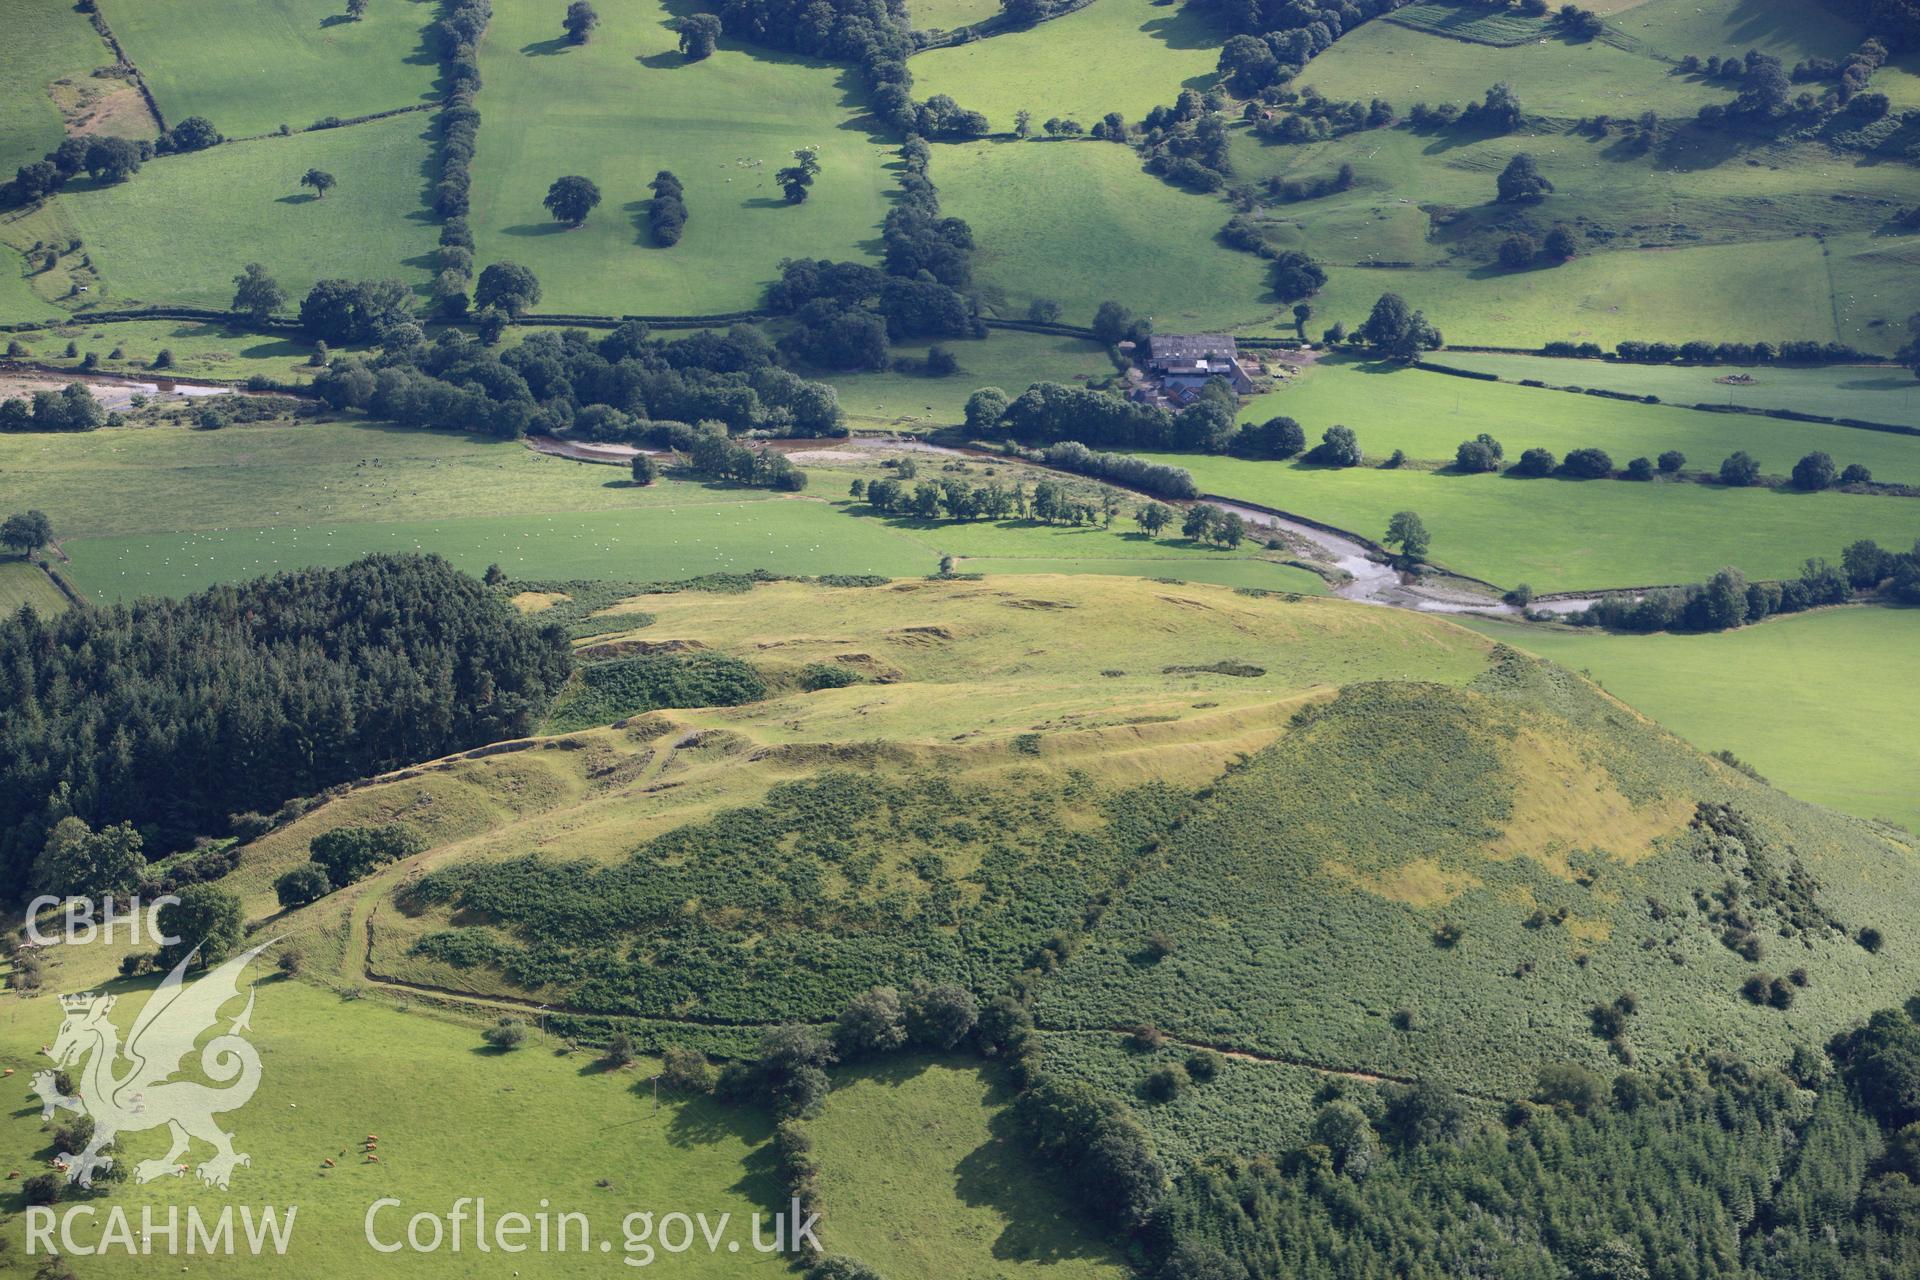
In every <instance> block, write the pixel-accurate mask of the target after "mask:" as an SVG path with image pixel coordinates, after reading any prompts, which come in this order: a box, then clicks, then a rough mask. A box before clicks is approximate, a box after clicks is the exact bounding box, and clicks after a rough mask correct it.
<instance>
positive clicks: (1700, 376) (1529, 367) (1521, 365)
mask: <svg viewBox="0 0 1920 1280" xmlns="http://www.w3.org/2000/svg"><path fill="white" fill-rule="evenodd" d="M1433 358H1434V359H1436V360H1438V361H1439V362H1440V363H1442V364H1448V365H1454V366H1456V367H1458V368H1462V369H1476V370H1479V371H1481V372H1483V373H1493V374H1498V375H1499V376H1500V377H1501V378H1502V379H1504V380H1505V381H1508V382H1519V381H1520V380H1521V379H1523V378H1533V379H1537V380H1539V381H1541V382H1545V383H1546V384H1548V385H1549V386H1555V387H1562V386H1575V387H1599V388H1602V389H1603V390H1607V391H1622V392H1626V393H1627V394H1629V395H1654V396H1659V397H1660V399H1661V400H1662V401H1663V402H1665V403H1667V404H1673V405H1691V404H1728V405H1740V406H1742V407H1745V408H1751V409H1790V410H1792V411H1794V412H1796V413H1818V414H1825V415H1826V416H1828V417H1844V418H1859V419H1861V420H1863V421H1866V422H1889V423H1893V424H1894V425H1896V426H1907V427H1916V428H1920V380H1916V379H1915V378H1914V377H1913V376H1912V374H1911V373H1910V372H1909V371H1908V370H1906V369H1902V368H1899V367H1897V366H1890V367H1887V368H1863V367H1861V366H1857V365H1845V366H1840V367H1825V368H1821V367H1813V368H1808V367H1787V366H1777V367H1773V368H1757V369H1722V368H1714V367H1711V366H1705V367H1702V366H1686V365H1636V364H1615V363H1612V362H1610V361H1603V360H1556V359H1553V358H1551V357H1547V356H1509V355H1495V354H1492V353H1489V352H1482V351H1449V352H1446V353H1444V354H1437V355H1435V356H1434V357H1433ZM1742 374H1744V375H1747V376H1750V377H1751V378H1752V379H1753V381H1752V382H1751V383H1750V384H1743V385H1729V384H1727V383H1725V382H1723V381H1721V379H1722V378H1725V377H1729V376H1737V375H1742ZM1746 421H1747V422H1748V424H1749V425H1750V426H1751V425H1757V424H1754V423H1752V421H1751V420H1750V419H1749V420H1746ZM1798 425H1799V426H1800V427H1802V428H1805V427H1808V426H1810V425H1811V424H1806V423H1801V424H1798ZM1809 438H1811V437H1809ZM1909 452H1913V453H1916V454H1920V441H1913V442H1910V443H1909Z"/></svg>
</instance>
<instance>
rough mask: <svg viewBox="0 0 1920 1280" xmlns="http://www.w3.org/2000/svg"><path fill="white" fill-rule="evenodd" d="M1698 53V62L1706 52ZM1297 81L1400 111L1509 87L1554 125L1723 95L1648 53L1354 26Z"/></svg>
mask: <svg viewBox="0 0 1920 1280" xmlns="http://www.w3.org/2000/svg"><path fill="white" fill-rule="evenodd" d="M1715 47H1718V46H1715ZM1741 51H1742V52H1745V48H1744V46H1743V48H1742V50H1741ZM1658 52H1660V53H1664V52H1667V51H1666V50H1660V51H1658ZM1685 52H1690V51H1689V50H1684V49H1682V50H1675V51H1673V56H1674V57H1676V58H1677V57H1678V56H1679V55H1680V54H1681V53H1685ZM1699 52H1700V54H1701V56H1702V57H1705V56H1706V53H1707V52H1708V50H1706V49H1702V50H1700V51H1699ZM1802 56H1805V55H1802ZM1300 83H1301V84H1303V85H1312V86H1313V87H1314V88H1316V89H1318V90H1320V92H1321V93H1323V94H1325V95H1326V96H1327V97H1329V98H1336V99H1355V98H1357V99H1359V100H1360V101H1361V102H1366V101H1368V100H1369V99H1372V98H1385V99H1387V100H1388V101H1390V102H1392V103H1393V104H1394V106H1396V107H1399V108H1401V110H1402V111H1404V110H1405V109H1406V108H1407V107H1411V106H1412V105H1413V104H1414V103H1416V102H1426V103H1429V104H1431V105H1436V106H1437V105H1438V104H1440V103H1443V102H1451V103H1453V104H1454V105H1456V106H1465V105H1466V104H1467V103H1468V102H1471V101H1474V100H1476V99H1478V98H1480V97H1481V96H1482V95H1484V94H1485V93H1486V91H1487V88H1488V86H1490V85H1493V84H1495V83H1504V84H1509V85H1511V86H1513V89H1514V91H1515V92H1516V93H1518V94H1519V96H1520V101H1521V103H1522V104H1523V105H1524V106H1525V108H1526V110H1527V111H1528V112H1529V113H1532V114H1536V115H1541V116H1548V117H1557V118H1561V119H1571V118H1575V117H1579V116H1590V115H1594V114H1596V113H1599V112H1603V111H1604V112H1608V113H1611V114H1613V115H1616V116H1628V117H1631V116H1637V115H1639V114H1640V113H1641V112H1642V111H1657V112H1659V113H1660V114H1661V115H1686V116H1690V115H1692V114H1693V113H1694V112H1695V111H1697V110H1699V108H1700V107H1701V106H1702V105H1704V104H1705V103H1708V102H1719V101H1723V100H1724V99H1726V98H1728V97H1730V96H1731V95H1730V94H1728V93H1727V92H1726V91H1725V90H1724V89H1721V88H1719V87H1717V86H1711V85H1708V84H1706V83H1704V82H1703V80H1702V79H1701V78H1700V77H1696V76H1683V75H1677V74H1675V72H1674V67H1673V65H1672V64H1671V63H1669V62H1666V61H1663V60H1662V59H1661V58H1660V57H1659V56H1657V54H1656V52H1655V51H1653V50H1635V51H1629V50H1626V49H1621V48H1617V47H1615V46H1614V45H1612V44H1609V43H1607V42H1606V41H1604V40H1592V41H1587V42H1585V43H1575V42H1572V41H1567V40H1561V39H1550V40H1542V41H1538V42H1533V43H1528V44H1522V45H1515V46H1513V47H1511V48H1495V47H1493V46H1491V45H1484V44H1474V43H1470V42H1468V41H1465V40H1451V39H1448V38H1447V37H1445V36H1439V35H1433V34H1430V33H1428V32H1425V31H1417V30H1414V29H1412V28H1410V27H1407V26H1403V25H1401V24H1399V23H1394V22H1367V23H1363V24H1361V25H1360V26H1359V27H1357V28H1355V29H1354V30H1353V31H1351V32H1349V33H1348V34H1346V35H1344V36H1342V37H1341V38H1340V39H1339V40H1337V41H1335V42H1334V44H1333V47H1332V48H1330V49H1328V50H1327V51H1326V52H1325V53H1322V54H1320V55H1318V56H1317V57H1315V58H1314V59H1313V61H1312V62H1311V63H1310V64H1308V66H1307V67H1306V69H1305V70H1304V71H1302V73H1301V75H1300Z"/></svg>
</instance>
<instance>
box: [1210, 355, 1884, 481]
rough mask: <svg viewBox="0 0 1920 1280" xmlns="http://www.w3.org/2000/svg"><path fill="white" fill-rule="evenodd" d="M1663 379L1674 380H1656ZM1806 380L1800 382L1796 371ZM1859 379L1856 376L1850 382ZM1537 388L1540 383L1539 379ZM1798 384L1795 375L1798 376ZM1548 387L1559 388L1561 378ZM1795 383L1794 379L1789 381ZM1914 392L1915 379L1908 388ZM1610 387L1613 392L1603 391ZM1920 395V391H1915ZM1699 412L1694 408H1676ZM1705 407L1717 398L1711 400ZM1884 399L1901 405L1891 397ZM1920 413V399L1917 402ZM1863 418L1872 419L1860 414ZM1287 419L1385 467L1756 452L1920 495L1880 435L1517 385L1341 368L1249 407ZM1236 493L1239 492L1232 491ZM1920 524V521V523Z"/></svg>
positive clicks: (1326, 368) (1616, 376)
mask: <svg viewBox="0 0 1920 1280" xmlns="http://www.w3.org/2000/svg"><path fill="white" fill-rule="evenodd" d="M1433 358H1434V359H1435V360H1436V361H1437V362H1439V363H1441V364H1445V365H1453V364H1456V363H1457V364H1459V365H1461V366H1462V367H1467V368H1486V367H1487V366H1486V365H1484V364H1483V363H1481V362H1482V361H1485V360H1488V359H1501V360H1505V361H1507V363H1506V364H1504V365H1502V366H1501V367H1502V368H1503V369H1510V370H1516V371H1520V372H1524V371H1526V370H1528V369H1530V368H1532V367H1533V365H1534V364H1537V363H1541V362H1538V361H1530V359H1529V357H1526V356H1508V357H1488V356H1475V355H1474V354H1473V353H1462V354H1461V355H1459V356H1457V357H1456V356H1455V355H1454V354H1453V353H1452V352H1444V351H1443V352H1437V353H1435V355H1434V357H1433ZM1556 363H1557V364H1558V366H1559V367H1560V369H1561V371H1562V372H1564V373H1565V374H1566V376H1567V379H1568V381H1569V382H1575V383H1577V382H1578V381H1579V377H1578V375H1579V374H1581V373H1585V372H1589V371H1590V372H1592V373H1594V374H1597V375H1600V377H1601V378H1602V379H1611V381H1612V382H1614V383H1615V384H1617V385H1618V386H1619V387H1621V388H1622V389H1627V388H1632V389H1634V390H1638V389H1639V388H1638V387H1637V386H1636V385H1635V381H1636V376H1635V369H1636V366H1632V365H1607V364H1601V363H1598V362H1596V361H1591V360H1587V361H1571V360H1570V361H1560V362H1556ZM1649 372H1650V373H1651V374H1652V375H1654V377H1655V378H1656V379H1658V378H1659V376H1660V375H1662V374H1664V373H1666V372H1667V371H1665V370H1659V369H1650V370H1649ZM1671 372H1672V374H1673V375H1677V377H1676V381H1677V379H1678V378H1691V379H1692V380H1693V381H1695V382H1697V383H1699V384H1703V385H1704V386H1705V387H1711V388H1713V389H1715V390H1721V391H1735V390H1741V389H1738V388H1731V387H1719V386H1717V385H1716V384H1715V383H1714V382H1713V376H1714V375H1715V374H1718V373H1725V372H1726V370H1724V369H1718V368H1707V369H1691V370H1687V369H1678V368H1675V369H1673V370H1672V371H1671ZM1792 372H1799V371H1792ZM1806 372H1807V373H1809V374H1810V375H1812V376H1811V377H1810V378H1809V379H1808V380H1807V385H1808V399H1809V400H1811V399H1813V398H1814V397H1816V396H1817V395H1818V394H1819V391H1818V388H1820V387H1821V386H1822V385H1823V384H1824V385H1827V386H1833V385H1835V384H1838V383H1840V382H1843V381H1849V380H1853V379H1865V380H1869V381H1871V382H1873V383H1874V384H1875V385H1876V386H1882V387H1884V385H1885V384H1886V382H1888V381H1890V379H1889V378H1888V377H1887V375H1889V374H1892V373H1894V372H1896V371H1894V370H1881V369H1872V370H1859V369H1855V370H1831V369H1828V370H1807V371H1806ZM1849 375H1851V376H1849ZM1527 376H1538V374H1537V373H1534V374H1528V375H1527ZM1771 376H1772V375H1771V373H1770V372H1768V371H1760V372H1758V373H1757V374H1756V377H1757V378H1758V379H1760V381H1759V382H1758V383H1756V385H1755V387H1753V388H1749V389H1745V391H1744V393H1743V397H1742V398H1743V399H1747V400H1749V402H1753V401H1756V400H1758V393H1759V391H1760V390H1761V389H1762V388H1763V387H1765V386H1767V385H1770V382H1769V380H1770V378H1771ZM1789 376H1791V375H1789ZM1547 380H1548V381H1553V382H1558V381H1559V380H1560V379H1559V377H1558V376H1552V377H1549V378H1548V379H1547ZM1783 380H1785V379H1783ZM1907 381H1908V382H1909V383H1912V379H1908V380H1907ZM1599 385H1603V386H1604V385H1606V382H1605V381H1602V382H1601V383H1600V384H1599ZM1912 385H1914V387H1915V389H1916V392H1920V383H1913V384H1912ZM1675 398H1676V400H1681V399H1684V400H1685V401H1687V402H1689V403H1690V402H1691V401H1692V399H1693V397H1692V396H1685V397H1675ZM1699 398H1701V399H1708V398H1710V397H1709V396H1708V395H1706V394H1702V395H1701V396H1700V397H1699ZM1882 398H1884V399H1886V400H1890V401H1896V402H1897V401H1898V400H1899V398H1900V397H1899V396H1897V395H1896V394H1893V393H1891V392H1889V393H1886V394H1884V395H1883V397H1882ZM1913 400H1914V403H1915V405H1916V406H1917V407H1920V395H1916V396H1915V397H1913ZM1819 412H1822V413H1829V414H1840V413H1846V412H1848V409H1847V408H1845V407H1844V402H1843V401H1842V399H1841V397H1840V396H1838V395H1834V396H1829V397H1827V407H1825V408H1823V409H1820V410H1819ZM1858 413H1859V416H1862V417H1865V416H1868V415H1866V414H1865V412H1864V411H1858ZM1275 414H1286V415H1288V416H1289V417H1293V418H1296V419H1298V420H1299V422H1300V424H1301V426H1302V427H1304V428H1305V429H1306V432H1307V439H1308V441H1309V442H1317V441H1318V440H1319V438H1320V432H1322V431H1324V430H1325V429H1326V428H1327V427H1329V426H1331V425H1332V424H1334V423H1336V422H1339V423H1344V424H1345V425H1347V426H1349V427H1352V428H1353V429H1354V431H1355V432H1357V433H1358V434H1359V437H1360V443H1361V444H1362V446H1364V447H1365V448H1366V450H1367V452H1368V454H1369V455H1371V456H1373V457H1374V458H1376V459H1379V458H1384V457H1385V456H1386V455H1388V454H1390V453H1392V452H1393V450H1395V449H1404V450H1405V451H1406V453H1407V456H1408V457H1410V458H1416V459H1423V460H1426V461H1431V462H1444V463H1447V464H1449V465H1450V464H1451V463H1452V462H1453V459H1454V450H1455V449H1456V448H1457V447H1458V445H1459V444H1460V442H1461V441H1463V440H1471V439H1473V438H1474V437H1475V436H1476V435H1478V434H1480V433H1481V432H1486V433H1487V434H1489V435H1491V436H1493V437H1494V438H1495V439H1497V440H1499V441H1500V443H1501V444H1502V445H1503V446H1505V448H1506V461H1507V463H1508V465H1512V464H1513V463H1514V462H1516V461H1518V460H1519V457H1520V454H1521V452H1522V451H1523V450H1526V449H1531V448H1543V449H1550V450H1552V451H1553V454H1554V456H1555V457H1565V456H1566V454H1567V452H1568V451H1569V450H1572V449H1580V448H1588V447H1594V448H1600V449H1605V450H1606V451H1607V453H1608V454H1609V456H1611V457H1612V458H1613V460H1614V465H1615V466H1616V467H1619V468H1625V466H1626V465H1627V462H1628V461H1629V460H1630V459H1632V458H1635V457H1647V458H1657V457H1659V456H1660V454H1662V453H1664V452H1665V451H1667V450H1669V449H1678V450H1679V451H1680V452H1682V453H1684V454H1686V455H1687V469H1688V470H1690V471H1705V472H1715V471H1718V470H1719V467H1720V462H1721V460H1722V459H1723V458H1725V457H1727V456H1728V455H1729V454H1731V453H1733V452H1734V451H1735V450H1737V449H1744V450H1746V451H1747V452H1748V453H1750V454H1752V455H1753V456H1754V457H1755V458H1757V459H1759V460H1760V463H1761V465H1762V467H1763V468H1764V470H1765V472H1766V474H1768V475H1775V476H1785V475H1788V474H1789V473H1791V472H1792V470H1793V464H1794V462H1795V461H1797V460H1798V459H1799V458H1801V457H1802V456H1804V455H1805V454H1808V453H1812V452H1814V451H1815V450H1823V451H1825V452H1826V453H1828V454H1830V455H1832V457H1833V459H1834V461H1835V463H1836V464H1837V465H1839V466H1841V467H1845V466H1846V465H1847V464H1848V463H1852V462H1859V463H1864V464H1865V465H1866V466H1867V467H1868V468H1870V469H1871V470H1872V472H1873V474H1874V478H1875V479H1877V480H1881V481H1894V482H1899V483H1908V484H1913V483H1920V436H1906V435H1898V434H1895V433H1892V432H1885V431H1868V430H1863V429H1861V428H1858V427H1841V426H1832V425H1827V424H1822V423H1812V422H1790V421H1784V420H1782V419H1778V418H1765V417H1758V416H1754V415H1748V414H1723V413H1706V412H1702V411H1700V410H1696V409H1691V408H1682V407H1679V405H1678V404H1675V405H1648V404H1637V403H1628V402H1625V401H1621V400H1614V399H1609V398H1607V397H1604V396H1589V395H1575V394H1571V393H1568V392H1563V391H1549V390H1544V389H1541V388H1535V387H1520V386H1514V385H1511V384H1508V383H1499V382H1481V381H1476V380H1474V379H1471V378H1457V377H1453V376H1450V375H1448V374H1443V373H1434V372H1429V371H1424V370H1419V369H1407V368H1396V367H1394V366H1391V365H1387V364H1382V363H1374V362H1371V361H1363V360H1357V359H1350V358H1347V357H1335V358H1332V359H1323V360H1320V361H1318V362H1316V363H1315V364H1313V365H1311V366H1309V367H1308V368H1307V369H1306V370H1305V371H1304V372H1302V373H1300V374H1299V375H1297V376H1295V377H1294V378H1293V379H1292V380H1291V381H1289V382H1287V383H1286V384H1285V385H1283V386H1282V387H1280V389H1278V390H1276V391H1273V392H1271V393H1269V394H1267V395H1264V396H1260V397H1257V398H1255V399H1253V400H1251V401H1249V402H1247V403H1246V404H1244V405H1243V406H1242V407H1241V415H1240V416H1241V420H1242V421H1247V422H1261V421H1264V420H1265V419H1267V418H1269V417H1272V416H1273V415H1275ZM1228 492H1230V491H1228ZM1917 514H1920V513H1917Z"/></svg>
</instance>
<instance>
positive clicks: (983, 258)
mask: <svg viewBox="0 0 1920 1280" xmlns="http://www.w3.org/2000/svg"><path fill="white" fill-rule="evenodd" d="M1049 25H1053V24H1049ZM998 38H999V37H995V39H998ZM916 65H918V64H917V62H916ZM932 174H933V180H934V182H935V183H936V184H938V186H939V188H940V201H941V208H942V209H944V210H945V211H946V212H948V213H950V214H953V215H955V216H956V217H961V218H965V219H966V220H967V222H968V223H969V224H971V225H972V227H973V232H974V237H975V239H976V240H977V241H978V242H979V245H980V250H979V252H978V253H976V254H975V256H974V262H975V268H974V275H975V277H976V278H978V279H979V280H980V281H982V282H983V283H986V284H989V285H992V286H994V287H996V288H997V289H999V290H1000V291H1001V293H1002V294H1003V295H1004V296H1005V298H1006V299H1007V301H1008V302H1009V304H1011V314H1015V315H1025V314H1026V306H1027V303H1028V302H1030V301H1031V300H1032V299H1034V298H1036V297H1043V298H1052V299H1054V300H1055V301H1058V302H1060V303H1061V304H1062V305H1063V306H1064V307H1065V313H1064V316H1063V318H1064V319H1066V320H1067V321H1068V322H1069V323H1072V324H1087V323H1089V322H1090V321H1091V320H1092V318H1093V313H1094V310H1095V308H1097V307H1098V306H1099V305H1100V303H1101V302H1102V301H1104V300H1106V299H1108V298H1112V299H1115V300H1117V301H1120V302H1123V303H1125V304H1127V305H1128V306H1130V307H1131V308H1133V310H1134V311H1135V312H1136V313H1137V314H1140V315H1150V316H1152V317H1153V318H1154V322H1155V324H1156V325H1157V327H1158V328H1160V329H1161V330H1162V331H1163V332H1173V333H1179V332H1185V331H1191V330H1194V329H1202V328H1237V327H1242V326H1258V327H1261V328H1262V329H1263V331H1272V330H1276V329H1277V327H1278V323H1279V316H1280V314H1281V313H1282V312H1283V311H1285V308H1284V307H1282V306H1281V305H1280V302H1279V300H1278V299H1277V298H1275V297H1274V296H1273V294H1272V291H1271V290H1270V289H1268V287H1267V282H1266V273H1265V270H1264V264H1262V263H1261V262H1260V260H1259V259H1258V258H1255V257H1252V256H1251V255H1249V254H1244V253H1237V252H1235V251H1234V250H1232V249H1228V248H1227V247H1226V246H1224V245H1222V244H1220V243H1219V242H1218V241H1217V240H1215V239H1214V236H1215V235H1216V234H1217V233H1218V232H1219V230H1220V228H1221V226H1222V225H1223V224H1224V223H1225V222H1226V220H1227V217H1228V212H1229V211H1228V209H1227V206H1226V205H1224V204H1223V203H1221V202H1220V201H1218V200H1214V199H1211V198H1208V197H1203V196H1196V195H1190V194H1188V193H1186V192H1184V191H1180V190H1178V189H1176V188H1174V187H1170V186H1168V185H1167V184H1165V183H1163V182H1161V181H1160V180H1159V179H1158V178H1154V177H1151V176H1149V175H1148V174H1146V173H1144V172H1142V171H1141V169H1140V158H1139V156H1137V155H1135V154H1134V152H1133V151H1132V150H1130V149H1129V148H1126V147H1122V146H1117V145H1115V144H1113V143H1108V142H978V143H967V144H964V145H953V146H943V147H941V148H940V149H939V150H938V151H937V152H935V153H934V157H933V170H932ZM1368 301H1369V303H1371V301H1372V299H1368Z"/></svg>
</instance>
